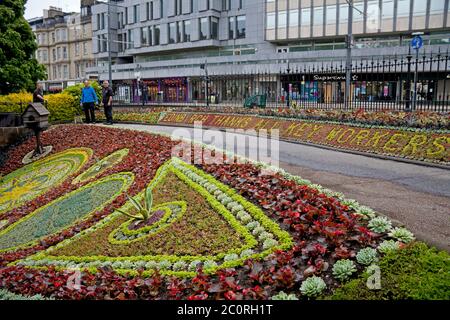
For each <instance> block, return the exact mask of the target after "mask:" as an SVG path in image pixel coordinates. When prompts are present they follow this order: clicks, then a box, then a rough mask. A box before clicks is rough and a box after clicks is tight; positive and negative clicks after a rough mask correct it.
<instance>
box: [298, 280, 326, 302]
mask: <svg viewBox="0 0 450 320" xmlns="http://www.w3.org/2000/svg"><path fill="white" fill-rule="evenodd" d="M326 287H327V285H326V284H325V281H323V279H322V278H320V277H316V276H313V277H310V278H308V279H306V280H305V281H303V282H302V285H301V287H300V292H301V293H302V294H303V295H305V296H307V297H316V296H318V295H319V294H321V293H322V291H323V290H325V289H326Z"/></svg>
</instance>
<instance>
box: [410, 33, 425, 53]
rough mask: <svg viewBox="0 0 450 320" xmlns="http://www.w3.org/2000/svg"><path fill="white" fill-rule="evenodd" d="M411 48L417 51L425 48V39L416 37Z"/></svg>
mask: <svg viewBox="0 0 450 320" xmlns="http://www.w3.org/2000/svg"><path fill="white" fill-rule="evenodd" d="M411 46H412V47H413V49H415V50H419V49H420V48H422V47H423V39H422V37H421V36H415V37H414V38H413V39H412V41H411Z"/></svg>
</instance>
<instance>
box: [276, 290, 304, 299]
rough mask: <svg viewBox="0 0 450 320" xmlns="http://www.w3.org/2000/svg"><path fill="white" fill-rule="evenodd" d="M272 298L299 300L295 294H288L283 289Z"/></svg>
mask: <svg viewBox="0 0 450 320" xmlns="http://www.w3.org/2000/svg"><path fill="white" fill-rule="evenodd" d="M271 300H298V298H297V297H296V296H295V294H287V293H284V292H283V291H281V292H280V293H278V294H277V295H274V296H273V297H272V298H271Z"/></svg>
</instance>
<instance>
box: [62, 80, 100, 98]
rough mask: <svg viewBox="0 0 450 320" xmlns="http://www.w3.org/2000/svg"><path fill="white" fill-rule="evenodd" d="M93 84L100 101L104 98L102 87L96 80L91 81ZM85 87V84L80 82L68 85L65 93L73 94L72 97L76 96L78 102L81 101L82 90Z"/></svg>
mask: <svg viewBox="0 0 450 320" xmlns="http://www.w3.org/2000/svg"><path fill="white" fill-rule="evenodd" d="M91 86H92V88H94V90H95V92H96V93H97V97H98V101H101V99H102V87H101V86H100V84H99V83H98V82H96V81H93V82H91ZM83 88H84V84H83V83H79V84H76V85H73V86H70V87H67V88H66V89H64V91H63V93H65V94H69V95H71V96H72V97H74V98H75V100H76V101H77V102H78V103H80V100H81V90H83Z"/></svg>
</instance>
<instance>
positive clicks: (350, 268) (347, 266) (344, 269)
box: [333, 259, 356, 281]
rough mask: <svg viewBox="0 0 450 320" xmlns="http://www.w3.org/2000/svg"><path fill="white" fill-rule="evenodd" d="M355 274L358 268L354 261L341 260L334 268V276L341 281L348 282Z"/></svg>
mask: <svg viewBox="0 0 450 320" xmlns="http://www.w3.org/2000/svg"><path fill="white" fill-rule="evenodd" d="M354 272H356V266H355V263H354V262H353V261H352V260H348V259H344V260H339V261H337V262H336V263H335V264H334V266H333V275H334V277H335V278H336V279H338V280H340V281H345V280H347V279H348V278H350V277H351V276H352V274H353V273H354Z"/></svg>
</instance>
